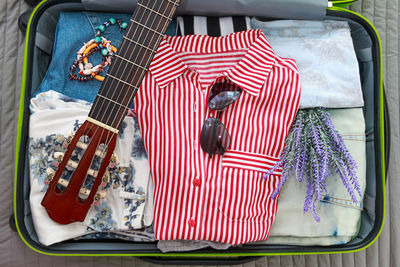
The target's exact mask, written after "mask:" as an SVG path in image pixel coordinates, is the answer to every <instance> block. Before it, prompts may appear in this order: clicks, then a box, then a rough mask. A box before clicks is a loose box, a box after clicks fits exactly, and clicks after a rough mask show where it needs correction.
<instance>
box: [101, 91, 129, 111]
mask: <svg viewBox="0 0 400 267" xmlns="http://www.w3.org/2000/svg"><path fill="white" fill-rule="evenodd" d="M97 95H98V96H99V97H101V98H104V99H106V100H108V101H110V102H113V103H114V104H117V105H120V106H121V107H123V108H125V109H128V108H129V107H128V106H125V105H122V104H121V103H118V102H117V101H114V100H112V99H110V98H108V97H105V96H103V95H101V94H97Z"/></svg>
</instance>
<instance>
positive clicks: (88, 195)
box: [41, 121, 117, 224]
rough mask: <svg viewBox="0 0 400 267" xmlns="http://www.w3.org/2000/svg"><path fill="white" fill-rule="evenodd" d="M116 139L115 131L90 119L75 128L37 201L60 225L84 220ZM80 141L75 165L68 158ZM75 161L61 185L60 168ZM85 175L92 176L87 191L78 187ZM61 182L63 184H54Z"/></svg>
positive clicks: (61, 173)
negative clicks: (70, 171) (67, 177)
mask: <svg viewBox="0 0 400 267" xmlns="http://www.w3.org/2000/svg"><path fill="white" fill-rule="evenodd" d="M82 139H85V140H87V141H88V142H87V144H85V143H83V142H82V141H80V140H82ZM116 139H117V134H116V133H114V132H111V131H109V130H107V129H105V128H102V127H101V126H98V125H96V124H94V123H92V122H90V121H85V122H84V123H83V124H82V126H81V127H79V129H78V131H77V132H76V133H75V135H74V138H73V139H72V140H71V142H70V144H69V146H68V149H67V151H66V152H65V155H64V157H63V160H62V161H61V163H60V164H59V166H58V168H57V171H56V173H55V175H54V177H53V179H52V180H51V182H50V184H49V188H48V189H47V192H46V195H45V196H44V198H43V200H42V203H41V204H42V206H44V207H45V208H46V211H47V213H48V214H49V217H50V218H51V219H52V220H54V221H55V222H58V223H60V224H69V223H72V222H75V221H80V222H82V221H83V220H84V219H85V217H86V214H87V212H88V210H89V208H90V206H91V204H92V202H93V200H94V196H95V194H96V192H97V188H98V186H99V185H100V183H101V180H102V179H101V178H102V177H103V174H104V172H105V171H106V169H107V167H108V164H109V162H110V159H111V156H112V153H113V151H114V148H115V144H116ZM82 144H83V146H84V147H87V148H86V149H85V150H84V153H83V156H82V158H81V159H80V161H79V163H78V164H77V162H73V161H72V160H71V157H72V155H73V153H74V151H75V149H76V148H77V147H82ZM99 146H100V148H99ZM95 158H97V159H100V162H99V160H96V162H93V161H94V159H95ZM71 163H72V164H71ZM96 163H97V164H96ZM99 163H101V164H99ZM76 164H77V165H78V166H77V167H76V168H75V169H74V170H73V172H72V175H71V176H70V177H69V182H68V184H67V186H65V182H64V183H61V182H60V179H64V178H63V173H64V170H65V169H66V168H67V165H73V166H75V165H76ZM99 165H100V166H99ZM73 166H70V168H72V169H73ZM88 176H91V178H92V177H94V178H95V180H94V182H93V185H92V187H91V189H90V190H87V189H86V190H85V189H83V190H82V188H84V186H83V185H84V183H85V180H86V179H87V177H88ZM61 184H63V185H64V186H57V185H61ZM82 196H83V197H82Z"/></svg>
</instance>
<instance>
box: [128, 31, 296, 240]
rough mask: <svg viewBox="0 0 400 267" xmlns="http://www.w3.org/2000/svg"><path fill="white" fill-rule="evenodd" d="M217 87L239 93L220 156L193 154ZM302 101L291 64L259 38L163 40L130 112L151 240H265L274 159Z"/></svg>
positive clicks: (225, 115)
mask: <svg viewBox="0 0 400 267" xmlns="http://www.w3.org/2000/svg"><path fill="white" fill-rule="evenodd" d="M218 79H229V80H230V81H232V82H234V83H236V84H237V85H238V86H240V87H241V88H242V89H243V92H242V94H241V96H240V97H239V99H238V100H236V101H235V102H234V103H233V104H232V105H230V106H229V107H228V108H227V109H226V110H224V111H223V112H222V114H221V117H220V120H221V122H222V123H223V124H224V125H225V126H226V128H227V129H228V131H229V133H230V135H231V145H230V148H229V149H228V151H227V152H226V153H225V154H224V155H223V156H221V155H213V156H212V157H210V155H209V154H208V153H206V152H204V151H203V150H202V149H201V147H200V133H201V128H202V125H203V122H204V120H205V119H206V118H208V117H210V116H215V112H210V111H209V109H208V108H207V100H208V91H209V89H210V88H211V86H212V85H213V83H214V82H215V81H216V80H218ZM299 100H300V85H299V75H298V72H297V68H296V64H295V61H294V60H292V59H284V58H280V57H278V56H276V55H275V54H274V52H273V51H272V49H271V47H270V46H269V44H268V42H267V40H266V38H265V36H264V35H263V33H262V32H261V31H260V30H249V31H245V32H239V33H233V34H230V35H227V36H224V37H208V36H204V35H188V36H183V37H171V36H167V37H165V38H164V39H163V41H162V42H161V45H160V47H159V49H158V51H157V53H156V55H155V57H154V59H153V61H152V63H151V65H150V68H149V71H148V72H147V74H146V77H145V79H144V80H143V82H142V84H141V87H140V90H139V92H138V93H137V95H136V97H135V99H134V102H135V103H134V104H135V107H136V111H137V114H138V120H139V126H140V129H141V132H142V136H143V141H144V144H145V147H146V150H147V153H148V157H149V161H150V168H151V172H152V177H153V179H154V233H155V236H156V239H159V240H174V239H186V240H210V241H216V242H224V243H229V244H240V243H246V242H251V241H257V240H265V239H267V238H268V234H269V231H270V228H271V224H272V222H273V220H274V217H275V212H276V208H277V200H271V198H270V195H271V194H272V192H273V190H274V189H275V188H276V186H277V184H278V182H279V179H280V175H281V170H277V171H276V172H275V173H274V174H273V175H271V176H270V177H269V178H268V179H266V180H265V179H263V178H262V176H263V173H264V172H266V171H267V170H269V169H270V168H271V167H272V166H273V165H274V164H275V163H276V162H277V161H278V158H279V156H280V154H281V152H282V151H283V148H284V140H285V138H286V135H287V133H288V131H289V128H290V126H291V124H292V122H293V119H294V116H295V114H296V112H297V109H298V105H299Z"/></svg>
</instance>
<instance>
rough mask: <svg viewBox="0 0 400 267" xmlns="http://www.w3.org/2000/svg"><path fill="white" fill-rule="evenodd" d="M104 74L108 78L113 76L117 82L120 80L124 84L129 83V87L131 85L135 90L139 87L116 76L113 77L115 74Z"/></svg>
mask: <svg viewBox="0 0 400 267" xmlns="http://www.w3.org/2000/svg"><path fill="white" fill-rule="evenodd" d="M106 75H107V76H108V77H110V78H113V79H114V80H117V81H119V82H121V83H124V84H126V85H129V86H130V87H133V88H134V89H136V90H138V89H139V87H137V86H134V85H133V84H130V83H128V82H125V81H123V80H121V79H119V78H117V77H115V76H112V75H111V74H109V73H107V74H106Z"/></svg>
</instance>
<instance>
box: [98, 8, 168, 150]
mask: <svg viewBox="0 0 400 267" xmlns="http://www.w3.org/2000/svg"><path fill="white" fill-rule="evenodd" d="M141 2H143V1H141ZM156 4H157V1H154V2H153V6H152V8H151V9H153V10H154V8H155V7H156ZM161 6H162V5H159V10H158V11H160V9H161ZM150 14H153V13H150ZM144 15H145V12H142V16H141V18H142V19H143V16H144ZM150 17H151V16H150V15H149V16H148V17H147V20H146V22H144V24H145V25H147V23H148V22H149V20H150ZM156 18H157V17H155V18H154V19H153V21H151V27H153V23H154V21H155V19H156ZM132 19H133V16H132ZM135 19H137V18H135ZM138 20H139V21H141V19H138ZM160 21H161V20H159V23H160ZM133 25H134V23H132V22H131V24H130V26H129V29H128V31H127V33H126V35H130V32H131V30H132V27H133ZM158 26H159V25H157V27H158ZM139 31H140V33H139ZM143 32H144V28H143V27H142V28H139V27H137V28H136V29H135V31H134V33H133V35H131V36H135V35H136V34H137V33H139V37H138V38H139V39H141V38H144V39H143V40H146V38H147V37H148V35H149V33H150V31H147V33H146V34H145V36H144V37H143ZM150 37H151V40H150V42H151V41H153V38H154V34H153V36H150ZM126 42H128V40H126ZM131 45H132V43H131V42H129V43H127V48H126V50H125V51H123V52H124V55H121V56H123V57H124V58H126V56H127V53H128V52H129V50H130V47H131ZM135 47H137V46H135V45H133V48H135ZM142 49H144V48H142V47H139V51H138V53H137V54H136V57H135V59H134V62H136V60H137V58H138V55H139V54H140V51H141V50H142ZM133 50H134V49H132V52H133ZM131 56H132V54H131ZM140 63H142V61H141V62H140ZM147 63H149V62H148V61H147ZM128 66H129V65H128V64H127V63H126V65H125V67H124V69H123V72H122V73H124V72H125V71H126V68H127V67H128ZM120 67H121V65H118V67H117V70H116V73H118V72H119V71H120ZM137 71H138V69H136V72H135V74H134V75H137ZM128 77H132V76H131V71H129V74H128ZM140 78H141V77H140ZM115 82H117V84H116V86H118V85H119V83H122V82H120V81H118V80H117V81H115V79H113V80H112V81H111V83H110V85H109V86H110V87H112V84H113V83H115ZM126 86H128V85H126V84H125V83H122V88H120V90H119V92H118V96H117V99H119V98H120V96H121V91H125V89H126V88H125V87H126ZM129 89H130V88H129V87H128V90H127V91H129ZM115 92H116V90H114V91H113V92H112V96H111V97H110V98H111V99H115V98H114V97H115ZM128 93H129V92H125V95H124V97H123V99H124V100H125V98H126V96H127V95H128ZM103 102H104V101H103ZM109 105H110V102H109V103H108V105H107V109H108V108H109ZM121 108H122V105H120V106H119V107H118V110H117V112H116V116H117V117H118V115H119V114H120V112H121V111H122V112H123V113H125V112H126V109H127V108H126V107H125V108H123V109H122V110H121ZM111 116H112V113H110V115H109V116H108V118H107V122H108V121H109V119H110V117H111ZM103 117H104V116H103ZM124 118H125V114H123V115H122V116H120V118H119V121H118V124H117V125H120V124H121V122H122V120H123V119H124ZM111 119H112V123H106V124H107V125H110V126H112V125H114V123H115V117H114V118H112V117H111ZM110 133H111V132H110V131H108V132H107V139H108V138H109V134H110ZM115 135H116V134H115V133H111V138H110V139H109V142H111V140H112V139H113V138H114V136H115ZM107 146H108V144H107Z"/></svg>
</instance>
